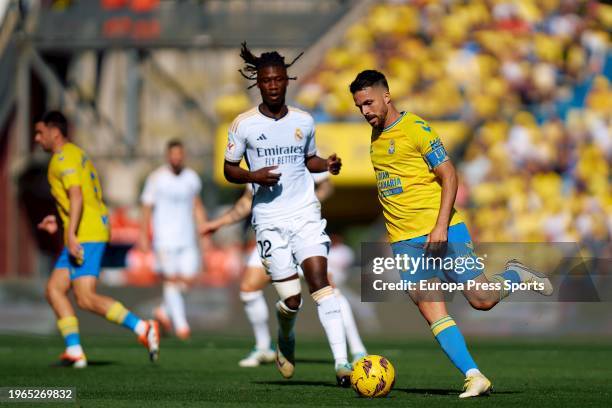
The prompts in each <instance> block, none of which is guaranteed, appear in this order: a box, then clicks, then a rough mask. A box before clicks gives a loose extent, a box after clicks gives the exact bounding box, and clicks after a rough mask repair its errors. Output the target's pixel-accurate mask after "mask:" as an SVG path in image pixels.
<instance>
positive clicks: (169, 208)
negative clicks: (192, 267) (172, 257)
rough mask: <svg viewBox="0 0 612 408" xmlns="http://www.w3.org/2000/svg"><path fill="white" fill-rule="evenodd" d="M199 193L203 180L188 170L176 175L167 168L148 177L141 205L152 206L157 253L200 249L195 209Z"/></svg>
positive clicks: (162, 167) (160, 168) (164, 167)
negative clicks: (190, 248) (182, 249)
mask: <svg viewBox="0 0 612 408" xmlns="http://www.w3.org/2000/svg"><path fill="white" fill-rule="evenodd" d="M200 190H202V184H201V183H200V178H199V177H198V175H197V173H196V172H195V171H193V170H192V169H189V168H184V169H183V170H182V171H181V172H180V174H178V175H177V174H174V172H172V170H171V169H170V168H169V167H168V166H167V165H164V166H161V167H159V168H158V169H157V170H155V171H154V172H153V173H151V174H150V175H149V176H148V177H147V181H146V182H145V187H144V190H143V192H142V196H141V201H142V203H143V204H145V205H150V206H153V246H154V247H155V248H156V249H169V248H185V247H192V246H196V245H197V235H196V225H195V216H194V212H193V207H194V199H195V197H197V196H198V195H199V194H200Z"/></svg>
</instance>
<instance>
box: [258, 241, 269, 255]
mask: <svg viewBox="0 0 612 408" xmlns="http://www.w3.org/2000/svg"><path fill="white" fill-rule="evenodd" d="M257 246H259V256H260V257H262V258H269V257H270V250H271V249H272V243H271V242H270V241H269V240H267V239H266V240H263V241H257Z"/></svg>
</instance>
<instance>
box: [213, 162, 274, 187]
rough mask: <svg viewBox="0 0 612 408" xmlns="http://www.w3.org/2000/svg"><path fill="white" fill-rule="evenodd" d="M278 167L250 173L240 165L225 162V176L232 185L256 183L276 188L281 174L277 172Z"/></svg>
mask: <svg viewBox="0 0 612 408" xmlns="http://www.w3.org/2000/svg"><path fill="white" fill-rule="evenodd" d="M277 168H278V166H269V167H263V168H261V169H259V170H256V171H248V170H245V169H243V168H242V167H240V163H233V162H230V161H227V160H226V161H225V163H224V164H223V175H224V176H225V179H226V180H227V181H229V182H230V183H235V184H245V183H256V184H259V185H262V186H274V185H276V184H277V183H278V181H279V180H280V177H281V173H279V172H275V171H274V170H275V169H277Z"/></svg>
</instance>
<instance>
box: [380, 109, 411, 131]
mask: <svg viewBox="0 0 612 408" xmlns="http://www.w3.org/2000/svg"><path fill="white" fill-rule="evenodd" d="M405 115H406V112H404V111H402V112H400V117H399V118H397V119H396V120H395V122H393V123H392V124H390V125H389V126H387V127H386V128H384V129H383V130H382V131H383V132H386V131H387V130H391V128H393V126H395V125H397V124H398V123H400V121H401V120H402V119H403V118H404V116H405Z"/></svg>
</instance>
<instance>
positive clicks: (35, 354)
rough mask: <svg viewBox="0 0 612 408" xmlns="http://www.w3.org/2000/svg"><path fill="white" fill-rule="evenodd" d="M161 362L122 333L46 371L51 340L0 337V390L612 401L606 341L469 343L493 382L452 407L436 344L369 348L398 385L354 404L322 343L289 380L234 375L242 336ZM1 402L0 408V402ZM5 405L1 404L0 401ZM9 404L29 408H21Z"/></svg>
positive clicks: (164, 400) (95, 400)
mask: <svg viewBox="0 0 612 408" xmlns="http://www.w3.org/2000/svg"><path fill="white" fill-rule="evenodd" d="M164 340H165V341H163V342H162V349H161V355H160V361H159V363H158V364H156V365H153V364H151V363H149V361H148V359H147V354H146V351H145V350H144V348H143V347H142V346H140V345H139V344H137V343H136V342H135V340H134V339H133V338H132V337H131V336H129V335H126V336H125V337H119V336H112V337H111V336H108V337H104V336H103V337H100V336H92V335H87V334H85V335H84V336H83V342H84V346H85V347H86V351H87V353H88V359H89V361H90V366H89V367H88V368H87V369H85V370H74V369H66V368H56V367H50V366H49V364H50V363H51V362H52V361H53V360H54V359H55V358H56V357H57V356H58V355H59V353H60V352H61V346H62V343H61V339H60V338H59V337H37V336H17V335H3V336H0V386H5V387H6V386H40V387H42V386H47V387H58V386H71V387H76V389H77V399H78V402H77V403H72V404H63V405H60V404H57V403H53V404H42V405H41V404H40V403H38V404H32V405H36V406H83V407H135V406H138V407H141V406H155V407H196V406H198V407H201V406H242V407H254V406H286V407H299V406H368V407H372V406H385V407H391V406H411V407H417V406H427V407H428V408H431V407H445V408H446V407H451V406H458V405H461V406H495V407H513V408H516V407H532V406H533V407H555V408H558V407H566V406H580V407H601V406H609V404H610V401H611V400H612V385H611V384H612V383H611V382H610V381H611V379H612V344H610V343H609V342H608V343H606V342H604V341H594V342H587V341H559V342H555V341H554V340H550V339H549V340H538V341H535V340H516V341H509V340H507V339H506V340H483V339H480V340H479V339H475V338H471V339H468V341H469V343H470V348H471V350H472V353H473V355H474V356H475V359H476V361H477V362H479V363H480V368H481V370H482V371H483V372H485V373H486V374H487V375H488V376H489V377H490V378H491V380H492V381H493V384H494V393H493V394H492V395H491V396H490V397H482V398H477V399H472V400H459V399H458V398H457V395H458V393H459V389H460V387H461V385H462V380H463V379H462V377H461V375H460V374H459V373H458V372H457V371H456V369H455V368H454V367H452V366H451V364H450V363H449V362H448V361H447V360H446V357H445V356H444V355H443V354H442V352H441V351H440V350H439V348H438V346H437V344H436V343H435V341H434V340H433V339H432V340H393V341H391V340H388V341H383V340H380V341H368V342H367V344H368V346H369V349H370V352H371V353H376V354H382V355H384V356H386V357H388V358H389V360H390V361H391V362H392V363H393V364H394V366H395V368H396V372H397V380H396V384H395V387H394V389H393V390H392V391H391V394H390V395H389V396H388V397H386V398H381V399H374V400H368V399H364V398H359V397H357V396H356V394H355V393H354V392H353V391H352V390H351V389H341V388H338V387H336V386H335V378H334V373H333V370H332V364H331V360H330V358H331V356H330V352H329V349H328V347H327V344H326V343H325V342H324V341H323V340H322V339H310V340H306V339H300V338H298V344H297V354H296V358H297V359H298V362H297V367H296V374H295V376H294V378H293V379H292V380H284V379H282V378H281V377H280V374H279V373H278V372H277V371H276V368H275V367H274V366H273V365H268V366H264V367H260V368H252V369H246V368H239V367H238V365H237V361H238V360H239V359H240V358H241V357H243V356H244V354H245V352H246V351H248V349H249V347H250V346H251V343H250V341H249V340H248V339H246V338H245V339H241V338H236V337H223V336H214V337H204V336H198V337H196V338H195V339H193V340H192V341H190V342H188V343H181V342H179V341H178V340H174V339H164ZM0 405H2V404H1V403H0ZM5 405H9V404H5ZM10 406H28V405H27V404H24V403H20V404H17V405H15V404H14V403H12V404H10Z"/></svg>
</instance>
